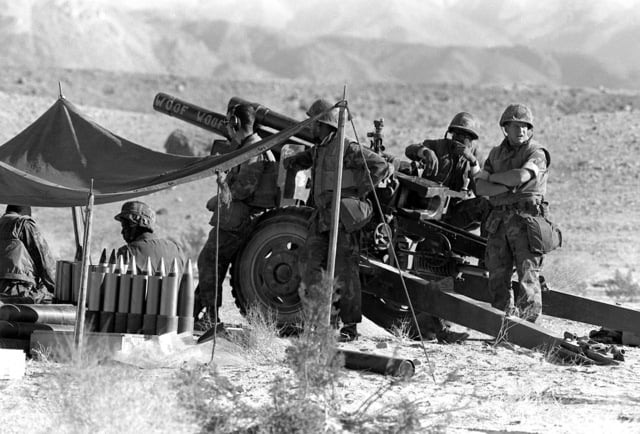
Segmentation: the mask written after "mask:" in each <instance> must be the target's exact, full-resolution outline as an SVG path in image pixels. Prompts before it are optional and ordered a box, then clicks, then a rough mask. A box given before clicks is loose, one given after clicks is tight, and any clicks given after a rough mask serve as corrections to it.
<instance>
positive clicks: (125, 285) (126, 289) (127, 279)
mask: <svg viewBox="0 0 640 434" xmlns="http://www.w3.org/2000/svg"><path fill="white" fill-rule="evenodd" d="M118 267H119V268H120V277H119V278H118V279H119V281H118V308H117V310H116V314H115V324H114V328H113V331H114V332H116V333H126V331H127V317H128V313H129V303H130V300H131V278H132V276H133V273H134V271H132V270H131V268H129V269H126V265H125V264H124V258H123V257H122V256H120V257H119V258H118Z"/></svg>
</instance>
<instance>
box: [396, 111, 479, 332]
mask: <svg viewBox="0 0 640 434" xmlns="http://www.w3.org/2000/svg"><path fill="white" fill-rule="evenodd" d="M477 128H478V125H477V122H476V119H475V117H474V116H473V115H472V114H471V113H467V112H460V113H457V114H456V115H455V116H454V117H453V118H452V119H451V122H449V126H448V127H447V130H446V131H445V134H444V138H442V139H427V140H424V141H423V142H422V143H418V144H413V145H409V146H408V147H407V148H406V150H405V155H406V156H407V158H409V159H410V160H412V161H419V162H421V163H422V165H423V166H424V168H423V171H422V177H423V178H425V179H428V180H430V181H434V182H437V183H439V184H442V185H444V186H446V187H448V188H450V189H451V190H454V191H464V190H466V191H468V192H469V197H468V198H467V199H464V200H462V199H451V201H450V203H449V207H448V210H447V214H446V215H445V216H444V217H443V220H444V221H446V222H447V223H449V224H452V225H454V226H457V227H460V228H463V229H466V230H472V229H477V228H478V227H479V226H480V225H481V223H482V221H483V220H484V219H485V217H486V215H487V214H488V212H489V203H488V201H487V199H486V198H484V197H474V193H475V187H476V185H475V179H474V178H475V176H476V175H477V174H478V173H480V155H479V152H478V146H477V142H476V140H478V133H477ZM409 201H410V203H413V205H414V206H416V207H418V208H422V207H426V206H427V205H426V204H424V203H421V201H420V199H416V198H412V197H410V198H409ZM432 324H433V329H432V330H431V331H432V332H433V333H434V334H435V336H436V338H437V339H438V341H440V342H442V343H458V342H462V341H464V340H465V339H467V338H468V337H469V335H468V334H467V333H458V332H454V331H452V330H450V328H449V325H448V324H447V323H446V322H445V321H443V320H442V319H440V318H436V317H433V322H432Z"/></svg>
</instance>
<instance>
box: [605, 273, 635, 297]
mask: <svg viewBox="0 0 640 434" xmlns="http://www.w3.org/2000/svg"><path fill="white" fill-rule="evenodd" d="M604 284H605V290H604V292H605V294H607V296H609V297H613V298H616V299H618V300H627V301H634V300H637V299H638V297H640V284H638V282H636V281H634V280H633V275H632V274H631V270H629V271H628V272H627V273H626V274H625V273H623V272H622V271H620V270H616V273H615V275H614V276H613V278H612V279H608V280H606V281H605V282H604Z"/></svg>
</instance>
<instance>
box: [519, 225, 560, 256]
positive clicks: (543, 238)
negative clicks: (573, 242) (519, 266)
mask: <svg viewBox="0 0 640 434" xmlns="http://www.w3.org/2000/svg"><path fill="white" fill-rule="evenodd" d="M524 219H525V222H526V225H527V236H528V237H529V250H530V251H531V252H532V253H538V254H545V253H549V252H551V251H553V250H555V249H557V248H558V247H561V246H562V232H561V231H560V228H558V227H557V226H556V225H554V224H553V223H551V222H550V221H549V220H547V219H546V218H545V217H542V216H536V217H534V216H527V217H524Z"/></svg>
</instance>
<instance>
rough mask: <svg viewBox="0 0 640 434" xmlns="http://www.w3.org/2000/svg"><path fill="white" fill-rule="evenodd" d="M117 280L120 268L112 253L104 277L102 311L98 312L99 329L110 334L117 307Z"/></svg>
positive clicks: (113, 325) (112, 329)
mask: <svg viewBox="0 0 640 434" xmlns="http://www.w3.org/2000/svg"><path fill="white" fill-rule="evenodd" d="M114 264H115V265H114ZM111 270H113V271H111ZM119 278H120V268H119V267H118V264H117V263H116V258H115V252H112V255H111V258H110V259H109V267H108V270H107V272H106V273H105V275H104V283H103V288H104V298H103V300H102V310H101V311H100V328H99V331H101V332H105V333H110V332H113V331H114V328H115V317H116V308H117V306H118V280H119Z"/></svg>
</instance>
